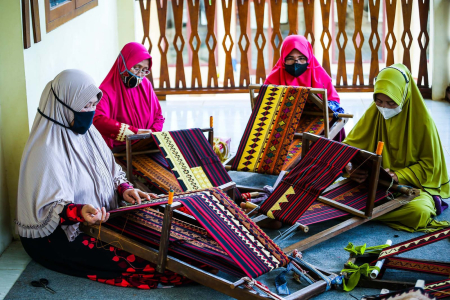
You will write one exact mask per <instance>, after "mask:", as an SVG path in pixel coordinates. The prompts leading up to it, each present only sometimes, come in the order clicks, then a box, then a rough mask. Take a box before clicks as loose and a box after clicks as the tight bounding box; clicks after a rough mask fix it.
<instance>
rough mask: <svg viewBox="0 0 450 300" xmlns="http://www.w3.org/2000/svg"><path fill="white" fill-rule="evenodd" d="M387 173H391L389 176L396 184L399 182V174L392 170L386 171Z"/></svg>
mask: <svg viewBox="0 0 450 300" xmlns="http://www.w3.org/2000/svg"><path fill="white" fill-rule="evenodd" d="M384 170H385V171H386V172H388V173H389V175H391V177H392V178H393V179H394V181H395V182H398V177H397V174H395V172H392V171H391V170H389V169H384Z"/></svg>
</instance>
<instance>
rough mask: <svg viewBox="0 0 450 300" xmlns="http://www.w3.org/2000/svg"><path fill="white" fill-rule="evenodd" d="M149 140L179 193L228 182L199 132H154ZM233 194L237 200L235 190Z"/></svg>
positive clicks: (212, 152) (238, 195)
mask: <svg viewBox="0 0 450 300" xmlns="http://www.w3.org/2000/svg"><path fill="white" fill-rule="evenodd" d="M153 138H154V140H155V142H156V144H157V145H158V147H159V149H160V151H161V153H162V154H163V156H164V158H165V160H166V162H167V164H168V167H169V169H170V170H171V172H172V173H173V175H174V176H175V178H176V179H177V181H178V184H179V186H180V188H181V189H182V190H183V191H195V190H200V189H205V188H210V187H217V186H220V185H223V184H225V183H228V182H231V181H232V179H231V178H230V176H229V175H228V173H227V171H226V170H225V168H224V167H223V165H222V163H221V162H220V160H219V158H218V157H217V155H216V153H214V151H213V149H212V146H211V145H210V144H209V143H208V141H207V140H206V138H205V136H204V134H203V132H202V131H201V130H200V129H198V128H195V129H185V130H178V131H170V132H155V133H154V134H153ZM235 193H236V198H237V199H240V193H239V191H238V190H237V189H235Z"/></svg>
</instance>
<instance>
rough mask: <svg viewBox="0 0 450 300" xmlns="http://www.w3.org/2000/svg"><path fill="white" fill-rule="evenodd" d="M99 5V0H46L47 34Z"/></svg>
mask: <svg viewBox="0 0 450 300" xmlns="http://www.w3.org/2000/svg"><path fill="white" fill-rule="evenodd" d="M97 5H98V0H45V18H46V27H47V32H50V31H52V30H53V29H55V28H57V27H59V26H61V25H62V24H64V23H66V22H68V21H70V20H72V19H73V18H75V17H77V16H79V15H81V14H82V13H84V12H86V11H88V10H90V9H91V8H93V7H96V6H97Z"/></svg>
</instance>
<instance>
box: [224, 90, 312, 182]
mask: <svg viewBox="0 0 450 300" xmlns="http://www.w3.org/2000/svg"><path fill="white" fill-rule="evenodd" d="M308 95H309V88H303V87H291V86H276V85H263V86H262V87H261V89H260V92H259V95H258V99H257V102H256V105H255V108H254V109H253V112H252V114H251V116H250V119H249V121H248V123H247V127H246V129H245V132H244V135H243V136H242V139H241V142H240V144H239V148H238V151H237V153H236V157H235V160H234V163H233V165H232V169H233V170H237V171H244V172H255V173H266V174H274V175H277V174H279V173H280V172H281V169H282V167H283V164H284V161H285V160H286V156H287V153H288V152H287V151H288V148H289V146H290V144H291V143H292V140H293V138H294V134H295V130H296V129H297V125H298V122H299V119H300V116H301V114H302V112H303V107H304V105H305V103H306V99H307V98H308Z"/></svg>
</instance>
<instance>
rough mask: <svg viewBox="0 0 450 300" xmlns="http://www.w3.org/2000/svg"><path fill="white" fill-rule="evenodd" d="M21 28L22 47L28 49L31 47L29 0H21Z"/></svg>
mask: <svg viewBox="0 0 450 300" xmlns="http://www.w3.org/2000/svg"><path fill="white" fill-rule="evenodd" d="M4 30H6V29H4ZM22 30H23V48H24V49H28V48H30V47H31V37H30V0H22Z"/></svg>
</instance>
